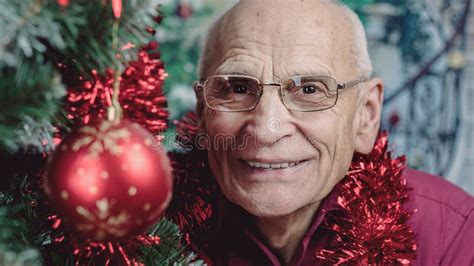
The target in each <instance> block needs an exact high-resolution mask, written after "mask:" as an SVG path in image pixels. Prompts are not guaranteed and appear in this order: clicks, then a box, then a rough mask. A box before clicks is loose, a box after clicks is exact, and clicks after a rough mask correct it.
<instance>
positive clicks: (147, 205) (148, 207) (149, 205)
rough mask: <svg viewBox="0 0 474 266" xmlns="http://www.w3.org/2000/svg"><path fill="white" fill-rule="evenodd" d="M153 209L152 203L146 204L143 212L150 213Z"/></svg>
mask: <svg viewBox="0 0 474 266" xmlns="http://www.w3.org/2000/svg"><path fill="white" fill-rule="evenodd" d="M150 209H151V204H150V203H145V205H143V210H144V211H146V212H147V211H149V210H150Z"/></svg>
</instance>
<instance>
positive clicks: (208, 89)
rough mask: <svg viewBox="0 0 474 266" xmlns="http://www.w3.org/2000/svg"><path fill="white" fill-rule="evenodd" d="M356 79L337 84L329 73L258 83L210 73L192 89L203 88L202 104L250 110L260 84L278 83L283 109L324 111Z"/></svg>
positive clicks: (357, 81)
mask: <svg viewBox="0 0 474 266" xmlns="http://www.w3.org/2000/svg"><path fill="white" fill-rule="evenodd" d="M366 80H367V79H365V78H359V79H357V80H353V81H350V82H346V83H337V81H336V79H335V78H334V77H331V76H296V77H290V78H287V79H285V80H283V81H282V82H281V83H261V82H260V81H259V80H258V79H257V78H254V77H250V76H243V75H216V76H210V77H208V78H207V79H206V80H204V82H198V83H197V84H195V86H194V89H195V90H196V91H197V92H199V91H203V93H204V100H205V102H206V105H207V106H208V107H209V108H211V109H213V110H217V111H222V112H243V111H250V110H253V109H254V108H255V107H256V106H257V104H258V102H259V101H260V98H261V97H262V94H263V87H264V86H278V87H279V90H278V94H279V96H280V100H281V102H282V103H283V105H285V107H286V108H288V109H289V110H293V111H298V112H315V111H321V110H326V109H329V108H331V107H333V106H334V105H336V102H337V98H338V94H339V93H338V92H339V90H342V89H346V88H350V87H353V86H355V85H357V84H358V83H361V82H364V81H366Z"/></svg>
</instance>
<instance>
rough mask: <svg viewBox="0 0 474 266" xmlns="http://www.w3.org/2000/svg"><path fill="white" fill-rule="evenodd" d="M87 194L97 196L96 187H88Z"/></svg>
mask: <svg viewBox="0 0 474 266" xmlns="http://www.w3.org/2000/svg"><path fill="white" fill-rule="evenodd" d="M89 193H91V194H97V187H96V186H90V187H89Z"/></svg>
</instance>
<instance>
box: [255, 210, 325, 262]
mask: <svg viewBox="0 0 474 266" xmlns="http://www.w3.org/2000/svg"><path fill="white" fill-rule="evenodd" d="M319 204H320V202H316V203H313V204H311V205H307V206H305V207H302V208H301V209H298V210H297V211H295V212H293V213H290V214H288V215H284V216H279V217H264V218H262V217H257V220H256V225H257V228H258V229H259V230H260V232H261V233H262V235H263V238H264V239H265V240H266V242H267V243H268V244H269V245H270V248H271V249H272V250H273V251H274V252H275V253H276V254H277V256H278V257H279V259H280V261H281V262H282V264H283V265H289V263H290V262H291V259H292V257H293V255H294V254H295V252H296V249H297V248H298V244H299V243H300V242H301V240H302V238H303V236H304V234H305V233H306V231H307V230H308V229H309V227H310V226H311V223H312V221H313V216H314V214H315V213H316V211H317V209H318V207H319Z"/></svg>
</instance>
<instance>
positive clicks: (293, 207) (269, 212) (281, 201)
mask: <svg viewBox="0 0 474 266" xmlns="http://www.w3.org/2000/svg"><path fill="white" fill-rule="evenodd" d="M293 195H295V194H293ZM228 198H229V197H228ZM290 198H291V199H290ZM229 200H230V201H232V202H233V203H234V204H236V205H238V206H240V207H242V208H243V209H244V210H246V211H247V212H248V213H250V214H251V215H253V216H255V217H262V218H272V217H281V216H286V215H289V214H292V213H294V212H296V211H297V210H298V209H300V208H302V207H304V206H307V205H308V204H311V201H310V200H308V201H301V198H300V200H297V199H295V196H290V197H288V196H287V197H279V196H278V197H275V195H273V196H271V197H270V196H269V197H264V195H263V194H260V195H258V196H257V197H241V196H237V195H233V197H232V196H231V198H229Z"/></svg>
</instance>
